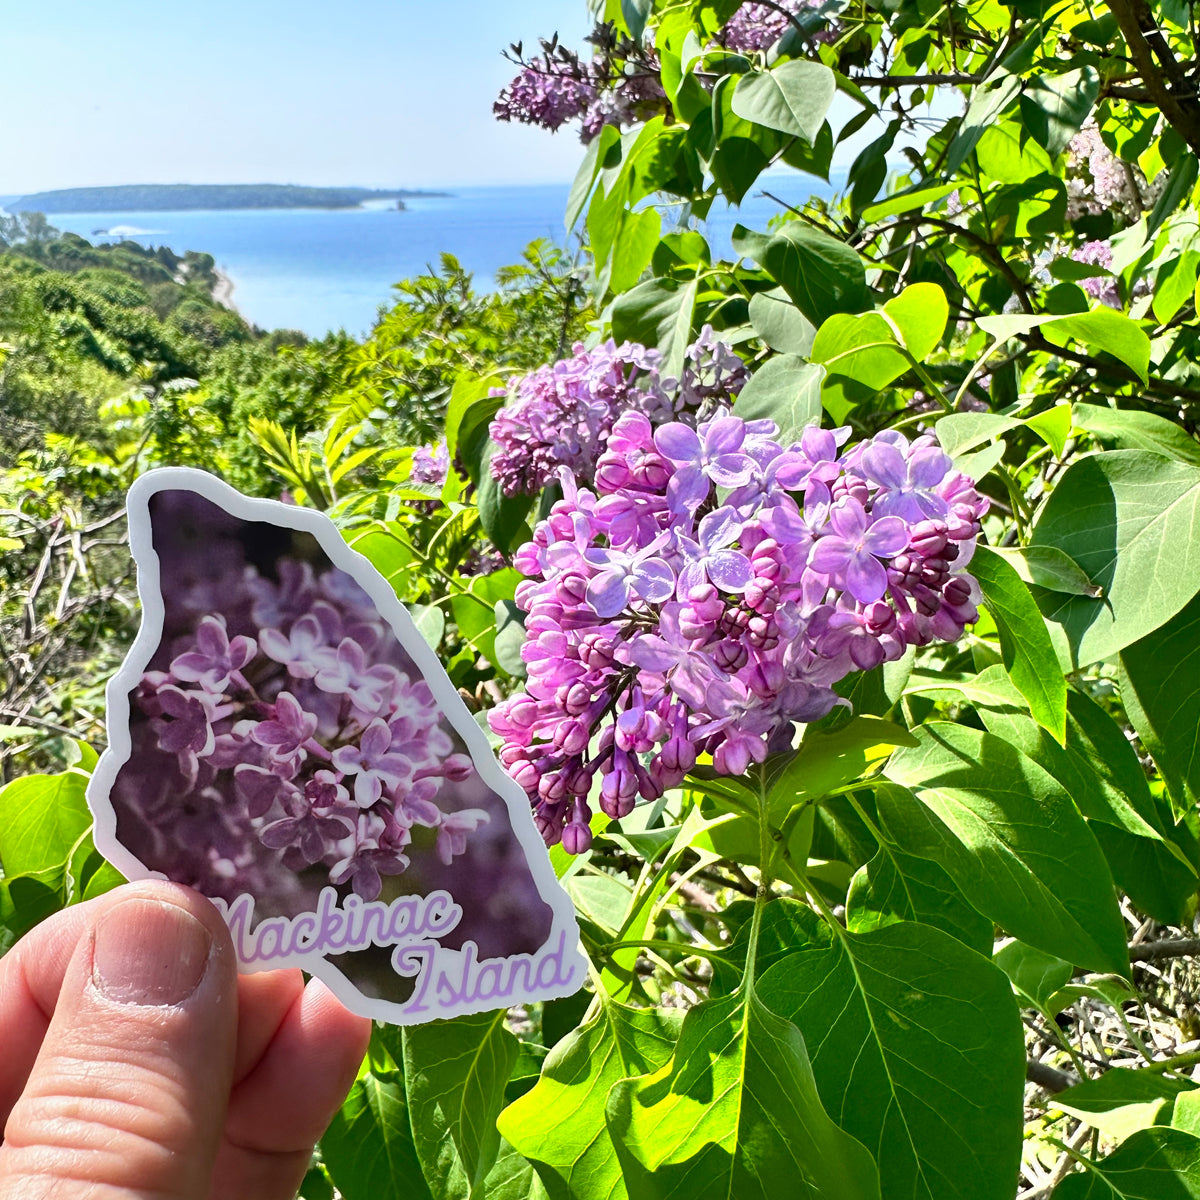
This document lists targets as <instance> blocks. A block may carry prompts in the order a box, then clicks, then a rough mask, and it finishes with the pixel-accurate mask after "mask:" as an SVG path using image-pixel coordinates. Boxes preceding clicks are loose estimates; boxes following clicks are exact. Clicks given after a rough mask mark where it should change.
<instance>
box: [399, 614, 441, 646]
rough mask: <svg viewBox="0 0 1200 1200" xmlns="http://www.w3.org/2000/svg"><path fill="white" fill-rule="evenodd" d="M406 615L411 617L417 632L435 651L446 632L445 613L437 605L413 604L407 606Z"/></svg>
mask: <svg viewBox="0 0 1200 1200" xmlns="http://www.w3.org/2000/svg"><path fill="white" fill-rule="evenodd" d="M408 615H409V616H410V617H412V620H413V624H414V625H415V626H416V627H417V632H418V633H419V634H420V635H421V637H423V638H424V639H425V643H426V645H428V646H429V648H430V649H431V650H436V649H437V648H438V647H439V646H440V645H441V644H442V636H443V634H445V632H446V613H445V611H444V610H443V609H442V608H441V606H440V605H437V604H413V605H410V606H409V609H408Z"/></svg>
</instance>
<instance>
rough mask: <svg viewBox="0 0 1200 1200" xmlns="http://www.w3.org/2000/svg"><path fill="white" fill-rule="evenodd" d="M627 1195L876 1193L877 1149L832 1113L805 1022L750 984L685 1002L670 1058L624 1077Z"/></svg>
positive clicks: (854, 1199) (618, 1090) (613, 1115)
mask: <svg viewBox="0 0 1200 1200" xmlns="http://www.w3.org/2000/svg"><path fill="white" fill-rule="evenodd" d="M608 1130H609V1135H610V1136H611V1138H612V1140H613V1143H614V1144H615V1146H616V1148H617V1153H618V1155H619V1157H620V1159H621V1164H622V1168H623V1174H624V1178H625V1184H626V1187H627V1188H628V1190H629V1196H630V1200H643V1198H645V1200H649V1198H651V1197H653V1198H654V1200H684V1198H685V1197H686V1198H687V1200H718V1198H719V1200H729V1197H732V1196H736V1197H737V1198H738V1200H777V1197H778V1196H779V1194H780V1188H781V1186H784V1181H786V1187H787V1194H788V1195H789V1197H796V1198H800V1197H812V1198H813V1200H816V1198H818V1197H819V1198H820V1200H878V1197H879V1195H880V1192H879V1177H878V1174H877V1172H876V1170H875V1165H874V1163H873V1162H872V1160H871V1156H870V1154H868V1153H867V1151H866V1150H865V1149H864V1147H863V1146H862V1145H860V1144H859V1143H858V1142H857V1141H855V1140H854V1139H853V1138H851V1137H849V1136H848V1135H847V1134H845V1133H843V1132H842V1130H840V1129H839V1128H838V1127H837V1126H836V1125H835V1124H834V1123H833V1122H832V1121H831V1120H830V1119H829V1117H828V1116H827V1115H826V1113H825V1110H824V1109H823V1108H822V1107H821V1102H820V1099H819V1098H818V1095H817V1089H816V1084H815V1082H814V1080H813V1075H812V1068H811V1067H810V1065H809V1061H808V1054H807V1052H806V1051H805V1047H804V1039H803V1038H802V1037H801V1035H800V1031H799V1030H798V1029H797V1028H796V1026H795V1025H793V1024H792V1023H791V1022H790V1021H786V1020H784V1019H783V1018H782V1017H779V1016H776V1015H775V1014H774V1013H772V1012H771V1011H770V1010H769V1009H767V1008H766V1006H765V1005H763V1004H762V1002H761V1001H759V1000H758V999H757V997H756V996H755V995H754V993H753V992H748V993H747V994H745V995H742V994H739V995H736V996H729V997H726V998H723V999H719V1000H708V1001H704V1002H702V1003H700V1004H697V1005H696V1006H695V1007H693V1008H691V1009H689V1010H688V1013H687V1016H686V1017H685V1018H684V1021H683V1028H682V1030H681V1031H680V1036H679V1042H678V1044H677V1045H676V1047H675V1053H674V1054H673V1055H672V1057H671V1061H670V1062H669V1063H668V1064H667V1065H666V1066H664V1067H663V1068H662V1069H661V1070H659V1071H657V1072H655V1073H654V1074H650V1075H642V1076H639V1077H637V1078H634V1079H627V1080H624V1081H622V1082H620V1083H618V1084H616V1085H615V1086H614V1087H613V1089H612V1091H611V1092H610V1093H609V1101H608Z"/></svg>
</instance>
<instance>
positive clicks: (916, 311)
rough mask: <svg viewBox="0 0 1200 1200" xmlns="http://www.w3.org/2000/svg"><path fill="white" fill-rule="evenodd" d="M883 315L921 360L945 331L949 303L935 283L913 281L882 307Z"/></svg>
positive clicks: (931, 351) (929, 352) (911, 351)
mask: <svg viewBox="0 0 1200 1200" xmlns="http://www.w3.org/2000/svg"><path fill="white" fill-rule="evenodd" d="M883 314H884V316H885V317H887V319H888V320H889V321H890V322H891V323H892V325H893V326H894V327H895V328H896V330H897V331H898V332H899V335H900V341H901V343H902V344H903V345H904V346H905V348H906V349H907V350H908V352H909V354H911V355H912V356H913V358H915V359H916V360H917V362H919V363H922V362H924V361H925V360H926V359H927V358H928V357H929V356H930V355H931V354H932V353H933V352H934V350H935V349H936V348H937V344H938V343H939V342H940V341H941V340H942V334H944V333H945V332H946V322H947V321H948V320H949V319H950V306H949V304H947V302H946V293H945V292H944V291H942V289H941V288H940V287H938V285H937V284H936V283H914V284H911V285H910V286H909V287H906V288H905V289H904V291H902V292H901V293H900V295H898V296H894V297H893V298H892V299H891V300H889V301H888V302H887V303H886V304H885V305H884V306H883Z"/></svg>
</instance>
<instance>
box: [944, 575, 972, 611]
mask: <svg viewBox="0 0 1200 1200" xmlns="http://www.w3.org/2000/svg"><path fill="white" fill-rule="evenodd" d="M942 596H943V597H944V598H945V601H946V603H947V604H949V605H951V606H953V607H954V608H959V607H961V606H962V605H964V604H969V603H970V602H971V585H970V584H969V583H967V581H966V580H965V579H963V578H962V576H960V575H956V576H954V578H953V579H949V580H947V581H946V584H945V586H944V587H943V588H942Z"/></svg>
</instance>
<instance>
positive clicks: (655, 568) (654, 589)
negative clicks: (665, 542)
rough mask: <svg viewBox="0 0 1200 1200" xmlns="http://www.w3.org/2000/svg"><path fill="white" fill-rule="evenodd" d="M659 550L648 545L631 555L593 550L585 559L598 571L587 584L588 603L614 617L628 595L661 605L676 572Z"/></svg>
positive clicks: (615, 551)
mask: <svg viewBox="0 0 1200 1200" xmlns="http://www.w3.org/2000/svg"><path fill="white" fill-rule="evenodd" d="M661 549H662V547H661V546H659V545H658V544H655V543H651V544H650V545H649V546H647V547H646V548H645V549H644V550H639V551H637V552H636V553H634V554H630V553H628V552H626V551H624V550H614V549H612V548H611V547H610V548H609V549H607V550H605V549H601V548H599V547H596V548H594V549H592V550H589V551H587V553H586V554H585V555H584V558H586V559H587V561H588V563H590V564H591V565H592V566H593V567H599V568H600V570H599V572H598V573H597V574H596V575H594V576H593V577H592V579H591V580H590V581H589V583H588V585H587V601H588V603H589V604H590V605H591V606H592V608H594V609H595V610H596V612H597V614H598V615H600V616H602V617H615V616H616V615H617V613H619V612H620V611H621V609H623V608H624V607H625V605H627V604H628V603H629V598H630V596H637V597H638V598H639V599H642V600H648V601H649V602H650V603H652V604H656V603H661V602H662V601H663V600H666V599H668V598H669V597H670V596H672V595H673V594H674V592H675V572H674V571H672V570H671V567H670V565H669V564H668V563H667V562H666V561H665V560H664V559H663V558H661V557H659V550H661Z"/></svg>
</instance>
